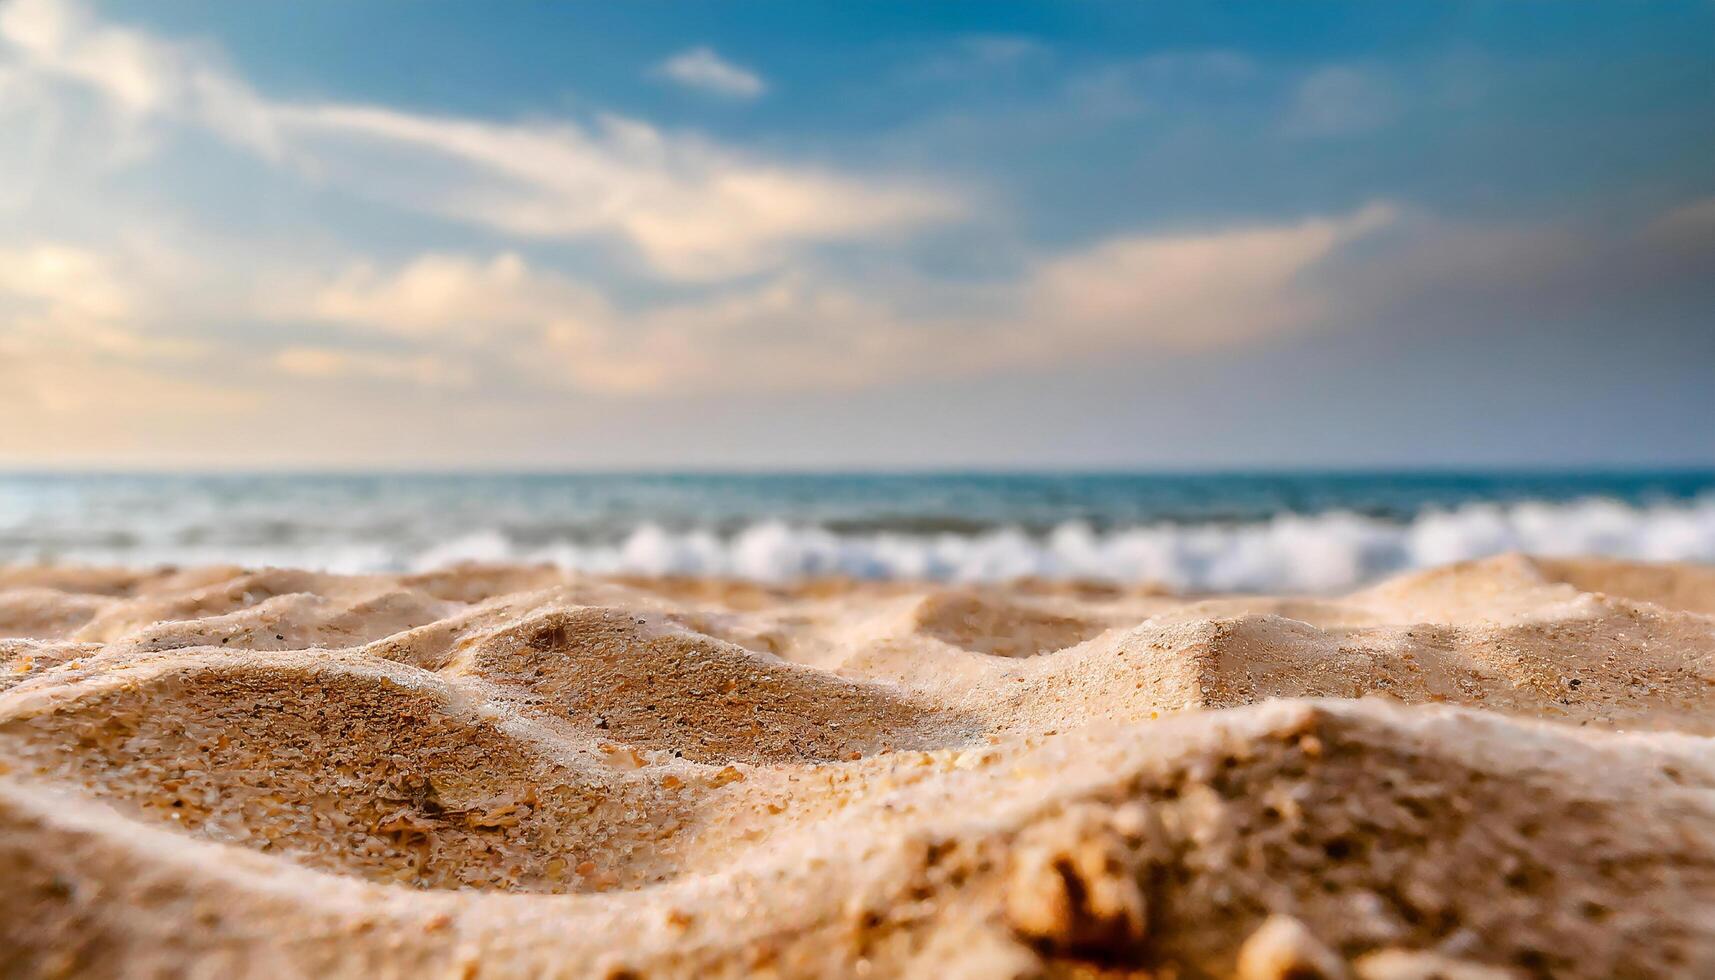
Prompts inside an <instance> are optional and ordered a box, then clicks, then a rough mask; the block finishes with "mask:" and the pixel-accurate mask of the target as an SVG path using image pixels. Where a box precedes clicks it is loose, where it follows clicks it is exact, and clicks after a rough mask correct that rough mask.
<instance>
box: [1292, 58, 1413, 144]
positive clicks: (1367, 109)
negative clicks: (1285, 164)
mask: <svg viewBox="0 0 1715 980" xmlns="http://www.w3.org/2000/svg"><path fill="white" fill-rule="evenodd" d="M1395 101H1396V100H1395V98H1394V94H1393V91H1392V88H1391V87H1390V86H1389V85H1388V82H1387V80H1386V79H1384V78H1383V77H1382V76H1381V75H1379V74H1377V73H1376V72H1373V71H1368V70H1365V69H1362V68H1355V67H1351V66H1347V65H1330V66H1327V67H1324V68H1319V69H1317V70H1316V71H1313V72H1311V73H1310V74H1309V75H1307V76H1305V77H1304V79H1303V80H1301V81H1300V82H1299V83H1298V85H1297V87H1296V88H1295V89H1294V90H1293V94H1292V99H1291V101H1290V103H1289V104H1288V105H1287V107H1286V110H1285V114H1284V116H1283V117H1282V127H1283V129H1284V130H1285V131H1286V132H1287V133H1288V134H1291V135H1294V136H1346V135H1350V134H1353V133H1361V132H1366V131H1368V130H1372V129H1375V128H1377V127H1379V126H1382V125H1385V124H1386V123H1388V122H1390V121H1391V120H1392V119H1393V117H1394V114H1395V112H1396V111H1397V108H1396V105H1395Z"/></svg>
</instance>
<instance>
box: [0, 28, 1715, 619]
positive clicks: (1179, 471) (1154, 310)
mask: <svg viewBox="0 0 1715 980" xmlns="http://www.w3.org/2000/svg"><path fill="white" fill-rule="evenodd" d="M0 134H3V138H0V470H3V472H0V561H6V562H29V561H78V562H117V563H123V564H153V563H159V562H178V563H184V562H205V561H233V562H242V563H251V564H261V563H280V564H292V565H309V566H313V567H326V568H337V569H348V570H363V569H413V568H423V567H432V566H435V565H439V564H444V563H447V562H452V561H459V560H526V561H555V562H560V563H562V564H565V565H567V566H569V567H574V568H581V569H589V570H595V571H621V570H623V571H639V572H651V573H660V572H684V573H721V574H737V575H745V576H754V577H761V578H781V577H790V576H793V575H800V574H825V573H837V574H851V575H861V576H932V577H938V578H948V579H972V578H1005V577H1011V576H1015V575H1045V576H1076V577H1097V578H1109V579H1116V580H1123V581H1136V580H1150V581H1159V582H1163V583H1165V584H1169V585H1174V586H1177V587H1182V588H1196V589H1204V588H1212V589H1228V588H1244V589H1253V588H1254V589H1267V588H1282V589H1312V590H1317V589H1335V588H1342V587H1347V586H1349V585H1351V584H1353V583H1357V582H1362V581H1365V580H1368V579H1371V578H1373V577H1375V576H1377V575H1380V574H1384V573H1386V572H1390V571H1394V570H1398V569H1402V568H1409V567H1416V566H1420V565H1423V564H1432V563H1437V562H1442V561H1449V560H1455V559H1459V558H1464V557H1475V556H1479V555H1484V554H1491V553H1495V552H1498V551H1503V550H1510V549H1524V550H1530V551H1536V552H1542V553H1551V554H1564V553H1574V552H1577V553H1602V554H1614V555H1624V556H1630V557H1642V558H1652V559H1688V560H1701V561H1715V322H1712V318H1715V5H1711V4H1710V3H1708V2H1706V0H1695V2H1683V3H1675V2H1638V3H1618V2H1615V3H1590V4H1576V5H1573V4H1550V3H1512V2H1507V3H1502V2H1491V3H1415V2H1403V3H1390V4H1385V5H1384V4H1373V3H1314V4H1292V5H1281V4H1275V3H1256V4H1246V3H1208V4H1195V5H1191V4H1183V5H1163V4H1136V3H1102V2H1091V3H1077V4H1069V3H988V4H981V5H975V4H960V5H922V4H916V3H903V2H900V3H865V4H861V5H854V4H838V5H836V4H815V3H802V2H793V3H786V2H779V3H774V2H756V3H743V4H725V3H709V4H696V5H666V4H556V5H543V4H486V5H481V6H477V5H468V4H451V3H403V2H370V3H363V4H355V3H346V2H333V0H312V2H305V3H298V4H293V5H290V6H285V5H280V6H261V5H253V4H222V3H213V2H191V0H186V2H180V3H174V4H171V5H160V4H145V3H139V2H89V0H0Z"/></svg>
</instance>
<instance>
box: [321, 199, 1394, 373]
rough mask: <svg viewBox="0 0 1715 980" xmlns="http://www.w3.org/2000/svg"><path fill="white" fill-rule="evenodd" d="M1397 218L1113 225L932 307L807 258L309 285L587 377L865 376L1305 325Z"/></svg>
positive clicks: (449, 265)
mask: <svg viewBox="0 0 1715 980" xmlns="http://www.w3.org/2000/svg"><path fill="white" fill-rule="evenodd" d="M1394 218H1395V214H1394V211H1393V209H1392V208H1390V207H1388V206H1386V205H1379V204H1378V205H1372V206H1370V207H1366V208H1363V209H1360V210H1358V211H1356V212H1353V213H1350V214H1345V215H1337V216H1332V217H1324V218H1316V219H1310V220H1306V221H1302V222H1297V223H1293V224H1282V225H1252V226H1242V227H1237V228H1230V229H1224V230H1217V231H1209V232H1198V233H1185V234H1167V235H1133V236H1122V237H1117V238H1113V239H1110V240H1107V241H1104V242H1100V243H1098V244H1096V245H1093V246H1090V247H1087V248H1085V249H1081V250H1078V251H1076V252H1072V253H1069V254H1064V255H1059V256H1052V257H1047V258H1044V259H1043V260H1042V261H1040V262H1039V263H1037V265H1036V267H1035V268H1034V269H1033V270H1032V271H1031V272H1030V273H1029V274H1028V275H1027V276H1026V277H1024V279H1022V280H1021V281H1018V282H1014V283H1005V284H995V285H990V286H986V287H982V288H979V289H975V290H972V291H968V292H966V293H964V294H962V295H961V296H960V297H959V298H958V299H959V300H960V301H959V302H957V303H955V304H954V308H951V309H946V310H944V311H943V312H939V313H932V314H930V313H921V312H918V313H913V312H910V311H909V309H908V304H910V303H911V301H913V300H915V299H919V298H920V297H916V296H912V295H910V289H909V287H906V286H901V285H899V284H894V285H893V286H892V287H891V288H889V289H885V290H880V289H877V290H866V289H863V288H862V287H861V285H859V284H852V283H842V282H839V281H833V280H828V279H826V278H824V277H820V276H816V275H812V274H807V273H788V274H783V275H780V276H776V277H773V278H771V279H769V280H767V281H765V282H763V283H760V284H757V285H750V286H745V287H742V288H738V289H727V290H717V291H715V292H713V293H711V294H710V295H706V296H703V297H699V298H696V299H693V300H687V301H681V302H676V303H670V304H665V305H657V306H651V307H645V308H641V309H635V310H623V309H619V308H617V307H615V306H614V305H612V304H611V303H609V302H608V301H606V300H605V299H604V298H603V297H602V296H600V294H599V293H597V292H596V291H594V290H592V289H589V288H588V287H586V286H583V285H580V284H577V283H574V282H572V281H570V280H567V279H566V278H564V277H562V276H558V275H555V274H553V273H551V272H546V271H543V270H539V269H533V268H531V267H530V266H529V265H528V263H526V262H525V261H524V260H523V259H522V258H521V257H519V256H517V255H515V254H502V255H498V256H496V257H494V258H492V259H488V260H478V259H472V258H468V257H461V256H454V255H429V256H423V257H421V258H418V259H416V260H414V261H412V262H409V263H406V264H404V265H402V266H400V267H399V268H397V269H395V270H393V271H391V272H388V271H383V270H378V269H376V268H374V267H372V266H361V267H358V268H356V269H353V270H350V271H348V272H347V273H345V274H344V275H342V276H340V277H338V278H337V279H336V281H334V282H333V283H331V284H330V285H329V286H328V287H327V288H325V289H324V290H322V291H321V292H320V293H319V294H318V295H316V296H314V297H313V298H312V299H311V312H312V315H314V316H316V317H319V318H321V319H324V320H327V321H332V322H339V323H345V324H348V325H351V326H355V327H359V328H363V329H370V330H384V331H390V332H393V333H397V334H402V335H408V336H413V337H417V338H420V339H424V340H425V341H426V342H432V343H435V344H440V345H444V346H446V347H449V348H450V347H455V346H456V347H465V348H469V347H471V346H473V345H478V346H484V347H487V348H491V349H499V350H504V351H506V352H507V354H508V357H509V358H510V365H509V369H510V370H511V371H512V372H514V373H516V374H521V375H524V376H529V377H533V378H535V379H536V380H538V381H539V382H541V383H544V384H550V385H564V386H570V387H573V388H576V389H578V390H582V391H586V392H597V393H606V394H628V395H636V394H662V393H685V392H711V391H758V390H767V391H782V390H826V389H842V388H860V387H864V386H868V385H873V384H878V383H885V382H892V381H897V380H900V379H903V378H909V377H916V376H922V375H928V374H933V375H936V376H949V375H978V374H984V373H990V372H994V371H1001V370H1016V369H1038V370H1039V369H1046V368H1050V367H1052V366H1054V365H1057V364H1064V363H1067V362H1075V361H1079V360H1087V359H1090V358H1093V357H1100V356H1104V355H1112V354H1118V353H1126V352H1137V351H1153V352H1166V351H1175V352H1177V351H1185V350H1195V349H1207V348H1212V347H1221V346H1223V345H1229V344H1235V343H1243V342H1247V341H1252V340H1257V339H1261V338H1265V337H1269V336H1274V335H1280V334H1285V333H1290V332H1293V331H1297V330H1302V329H1305V328H1307V327H1310V326H1312V325H1314V324H1315V323H1317V322H1319V320H1320V318H1322V317H1323V316H1324V315H1326V314H1327V313H1328V312H1329V311H1330V309H1331V307H1332V303H1333V301H1332V298H1331V297H1330V295H1329V292H1328V290H1327V289H1326V287H1324V286H1319V285H1318V284H1317V283H1315V282H1313V281H1312V277H1310V276H1309V273H1311V272H1312V271H1313V270H1315V269H1316V267H1317V266H1318V265H1319V264H1320V263H1322V262H1323V261H1324V260H1326V259H1328V258H1330V257H1331V256H1332V255H1334V254H1335V253H1336V252H1337V251H1338V250H1339V249H1340V248H1342V247H1343V246H1345V245H1347V244H1349V243H1351V242H1353V241H1355V240H1357V239H1358V238H1360V237H1362V236H1364V235H1366V234H1368V233H1370V232H1372V231H1374V230H1376V229H1378V228H1381V227H1383V226H1385V225H1387V224H1388V223H1390V222H1392V221H1393V220H1394ZM879 296H889V297H891V298H892V300H891V301H889V300H887V299H881V298H878V297H879Z"/></svg>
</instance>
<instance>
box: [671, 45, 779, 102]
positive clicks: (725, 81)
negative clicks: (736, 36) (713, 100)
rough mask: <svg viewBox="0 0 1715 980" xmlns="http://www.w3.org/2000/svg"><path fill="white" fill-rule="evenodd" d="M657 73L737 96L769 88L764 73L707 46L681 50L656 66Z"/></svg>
mask: <svg viewBox="0 0 1715 980" xmlns="http://www.w3.org/2000/svg"><path fill="white" fill-rule="evenodd" d="M655 73H656V74H658V75H660V76H661V77H662V78H667V79H671V80H672V81H675V82H678V83H679V84H680V85H683V86H685V87H687V88H694V89H698V90H699V91H703V92H713V93H714V94H716V95H722V96H726V97H729V98H734V99H754V98H756V97H758V96H760V95H761V94H762V93H764V92H766V91H767V90H768V85H767V84H766V83H765V82H763V80H762V76H760V75H758V74H757V73H756V72H754V71H751V70H750V69H748V68H745V67H743V66H742V65H735V64H733V63H732V62H730V61H728V60H726V59H725V58H722V57H721V56H720V55H718V54H716V53H715V50H714V49H713V48H710V47H707V46H702V47H695V48H690V49H689V50H686V51H681V52H679V53H678V54H676V55H674V56H673V57H671V58H668V59H667V60H666V61H663V62H662V63H661V64H660V65H658V66H656V68H655Z"/></svg>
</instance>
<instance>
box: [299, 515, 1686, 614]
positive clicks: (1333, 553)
mask: <svg viewBox="0 0 1715 980" xmlns="http://www.w3.org/2000/svg"><path fill="white" fill-rule="evenodd" d="M1506 551H1523V552H1528V553H1531V554H1538V555H1551V556H1558V555H1605V556H1611V557H1619V558H1634V559H1645V560H1652V561H1703V562H1711V561H1715V497H1705V498H1702V499H1699V500H1696V501H1692V502H1689V503H1680V504H1660V505H1654V506H1646V507H1634V506H1628V505H1626V504H1622V503H1618V502H1615V501H1609V500H1584V501H1577V502H1572V503H1560V504H1550V503H1519V504H1511V505H1498V504H1471V505H1467V506H1464V507H1461V508H1458V509H1453V510H1429V511H1425V512H1423V513H1421V514H1419V515H1418V516H1417V517H1416V518H1415V519H1413V520H1411V521H1410V522H1407V523H1403V524H1402V523H1393V522H1387V521H1381V520H1376V519H1373V518H1367V517H1362V516H1358V515H1355V514H1351V513H1347V512H1329V513H1323V514H1313V515H1292V514H1283V515H1280V516H1278V517H1275V518H1273V519H1271V520H1268V521H1262V522H1257V523H1249V524H1231V525H1222V524H1156V525H1146V526H1138V527H1131V528H1121V529H1115V530H1111V531H1107V532H1103V533H1098V532H1096V531H1094V530H1092V529H1091V528H1090V527H1089V526H1087V525H1084V524H1078V523H1067V524H1062V525H1060V526H1059V527H1057V528H1055V529H1054V530H1052V531H1051V532H1049V533H1047V534H1045V535H1032V534H1028V533H1026V532H1024V531H1022V530H1019V529H1016V528H998V529H995V530H990V531H985V532H982V533H977V534H963V535H959V534H933V535H913V534H902V533H875V534H863V535H853V534H838V533H835V532H832V531H829V530H826V529H824V528H818V527H812V526H793V525H789V524H786V523H783V522H772V521H771V522H765V523H759V524H755V525H752V526H750V527H748V528H746V529H744V530H742V531H740V532H738V533H736V534H732V535H718V534H715V533H713V532H710V531H668V530H664V529H662V528H660V527H658V526H655V525H649V524H646V525H642V526H640V527H638V528H637V529H636V530H635V531H633V532H632V533H631V534H630V535H629V537H627V538H625V539H624V540H622V541H619V542H616V543H613V544H600V545H593V544H578V543H574V542H557V543H551V544H547V545H540V546H534V547H520V546H519V545H517V544H516V543H514V542H512V541H510V540H509V539H508V538H507V537H506V536H505V535H503V534H501V533H500V532H498V531H483V532H478V533H474V534H469V535H465V536H462V537H459V538H456V539H453V540H451V541H448V542H445V543H444V544H441V545H439V546H436V547H432V548H429V549H427V550H425V551H423V552H421V553H419V554H417V555H415V556H413V557H412V559H411V560H410V562H409V565H410V567H413V568H418V569H427V568H434V567H441V566H445V565H449V564H453V563H457V562H461V561H479V562H490V561H495V562H498V561H527V562H552V563H554V564H557V565H560V566H563V567H565V568H569V569H574V570H578V571H586V572H595V573H635V574H645V575H670V574H682V575H726V576H736V577H740V578H750V579H758V580H764V581H779V580H786V579H792V578H798V577H803V576H814V575H846V576H855V577H859V578H927V579H940V580H945V581H965V582H969V581H995V580H1004V579H1012V578H1019V577H1025V576H1034V577H1041V578H1057V579H1094V580H1104V581H1114V582H1156V583H1161V584H1163V585H1167V586H1171V587H1173V588H1176V589H1182V590H1193V591H1205V590H1207V591H1244V590H1280V591H1307V592H1323V591H1333V590H1337V589H1343V588H1349V587H1351V586H1354V585H1358V584H1361V583H1363V582H1366V581H1370V580H1372V579H1375V578H1377V577H1380V576H1382V575H1386V574H1389V573H1393V572H1397V571H1402V570H1406V569H1412V568H1422V567H1428V566H1433V565H1440V564H1445V563H1447V562H1452V561H1459V560H1463V559H1469V558H1481V557H1485V556H1488V555H1494V554H1499V553H1502V552H1506ZM344 557H345V558H351V557H354V556H350V555H347V556H344ZM310 564H317V563H316V562H313V561H312V562H310ZM323 564H330V563H323ZM331 564H334V565H343V564H345V562H342V561H337V560H336V561H334V562H331ZM358 564H359V565H360V566H361V565H366V564H370V563H368V562H363V561H360V562H358Z"/></svg>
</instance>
